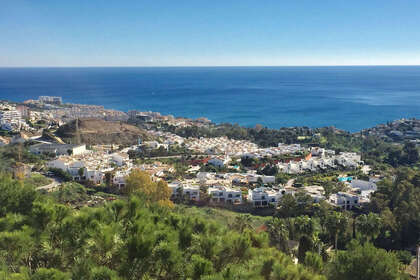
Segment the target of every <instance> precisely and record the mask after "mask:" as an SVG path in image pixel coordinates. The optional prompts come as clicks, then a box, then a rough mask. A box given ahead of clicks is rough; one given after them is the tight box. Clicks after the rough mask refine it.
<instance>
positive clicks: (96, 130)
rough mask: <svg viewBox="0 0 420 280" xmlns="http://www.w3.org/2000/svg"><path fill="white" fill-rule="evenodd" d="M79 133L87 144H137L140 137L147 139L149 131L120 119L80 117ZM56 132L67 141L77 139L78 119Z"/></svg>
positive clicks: (82, 140)
mask: <svg viewBox="0 0 420 280" xmlns="http://www.w3.org/2000/svg"><path fill="white" fill-rule="evenodd" d="M78 122H79V123H78V126H79V134H80V140H81V142H82V143H86V144H91V145H94V144H111V143H113V144H123V145H128V144H135V143H136V142H137V139H138V138H139V137H140V138H142V139H146V138H148V137H147V133H146V132H145V131H144V130H142V129H140V128H138V127H135V126H133V125H130V124H126V123H124V122H119V121H105V120H101V119H79V121H78ZM56 134H57V135H58V136H59V137H61V138H62V139H63V140H64V141H66V142H74V141H75V140H76V135H77V133H76V120H73V121H71V122H69V123H67V124H65V125H63V126H61V127H60V128H59V129H58V130H57V132H56Z"/></svg>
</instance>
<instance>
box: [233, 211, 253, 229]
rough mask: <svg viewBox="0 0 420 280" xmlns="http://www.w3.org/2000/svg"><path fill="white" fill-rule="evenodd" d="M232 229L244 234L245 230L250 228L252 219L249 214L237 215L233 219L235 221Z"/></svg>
mask: <svg viewBox="0 0 420 280" xmlns="http://www.w3.org/2000/svg"><path fill="white" fill-rule="evenodd" d="M232 228H234V229H236V230H237V231H239V232H240V233H242V232H244V230H245V229H251V228H252V218H251V215H249V214H243V215H238V216H236V217H235V221H234V223H233V225H232Z"/></svg>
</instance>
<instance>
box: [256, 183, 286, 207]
mask: <svg viewBox="0 0 420 280" xmlns="http://www.w3.org/2000/svg"><path fill="white" fill-rule="evenodd" d="M285 194H286V190H285V189H281V190H274V189H271V188H264V187H261V188H255V189H253V190H251V189H249V190H248V201H249V202H251V203H252V205H253V206H254V207H267V206H269V205H270V204H271V205H274V206H277V204H278V203H279V201H280V199H281V198H282V197H283V195H285Z"/></svg>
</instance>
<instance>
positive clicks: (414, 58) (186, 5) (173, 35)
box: [0, 0, 420, 66]
mask: <svg viewBox="0 0 420 280" xmlns="http://www.w3.org/2000/svg"><path fill="white" fill-rule="evenodd" d="M419 13H420V1H418V0H385V1H384V0H352V1H348V0H346V1H344V0H320V1H315V0H259V1H258V0H223V1H222V0H220V1H219V0H211V1H209V0H205V1H204V0H203V1H202V0H189V1H186V0H166V1H163V0H148V1H142V0H122V1H105V0H69V1H56V0H42V1H36V0H27V1H23V0H0V38H1V39H0V66H205V65H208V66H215V65H238V66H241V65H397V64H398V65H406V64H408V65H420V16H419V15H420V14H419Z"/></svg>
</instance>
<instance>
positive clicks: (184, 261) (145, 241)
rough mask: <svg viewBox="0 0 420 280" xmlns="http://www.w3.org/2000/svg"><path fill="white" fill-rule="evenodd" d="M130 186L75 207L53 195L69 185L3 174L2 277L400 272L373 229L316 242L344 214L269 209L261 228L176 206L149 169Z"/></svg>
mask: <svg viewBox="0 0 420 280" xmlns="http://www.w3.org/2000/svg"><path fill="white" fill-rule="evenodd" d="M128 185H129V189H128V190H129V191H128V192H129V196H128V197H127V199H124V200H117V201H115V202H108V203H106V204H104V205H103V206H100V207H96V208H87V207H85V208H82V209H81V210H75V209H72V208H71V207H69V206H66V205H63V204H61V203H59V202H63V203H68V202H71V201H72V198H70V197H68V196H67V191H64V190H63V191H64V192H61V193H60V192H59V193H57V196H56V195H53V196H48V195H41V194H39V193H37V192H36V191H34V188H33V186H30V185H28V184H24V183H23V182H21V181H16V180H13V179H11V177H10V176H7V175H2V176H1V178H0V205H1V207H0V265H1V266H0V270H1V271H0V279H327V278H328V279H354V278H351V277H350V276H351V275H352V273H353V272H354V273H358V274H357V275H359V274H360V275H364V274H366V275H368V276H369V277H370V278H367V276H364V278H363V277H361V279H385V280H386V279H403V275H402V274H401V273H400V272H399V267H400V263H399V262H398V258H397V256H396V255H395V254H393V253H388V252H385V251H384V250H380V249H376V248H375V247H373V246H372V245H370V243H369V242H368V240H372V239H373V238H374V237H375V236H376V233H373V231H371V230H369V228H367V229H366V230H365V231H364V232H366V235H363V236H368V238H366V240H365V241H362V240H361V242H362V243H358V242H350V243H348V244H349V250H348V251H343V252H339V253H338V254H337V255H336V256H334V254H328V253H326V251H325V250H324V249H325V248H324V247H323V246H321V247H319V246H318V244H321V243H320V242H321V241H319V240H320V239H330V240H335V243H337V237H338V238H339V239H341V237H342V236H343V234H344V232H345V231H346V230H347V229H348V228H347V226H348V219H347V216H346V215H345V214H342V213H338V212H330V211H329V210H328V209H327V210H325V211H323V210H320V211H318V214H317V215H315V216H312V217H309V216H298V217H296V218H272V219H268V218H267V219H266V222H265V225H264V226H263V227H259V228H257V229H256V228H255V227H254V226H253V223H252V221H251V220H252V217H251V216H249V215H237V216H236V218H235V219H234V221H233V223H232V224H230V225H229V226H226V225H224V224H222V223H220V222H217V221H216V220H213V219H204V218H203V217H201V216H199V215H194V214H191V215H188V216H186V215H183V214H182V213H183V212H182V211H181V212H180V211H178V210H177V209H173V208H172V207H173V206H172V205H171V204H170V203H166V202H165V201H167V198H168V196H169V192H168V191H165V192H163V193H164V195H160V194H162V189H164V188H165V187H166V188H167V186H166V184H165V183H164V182H162V183H160V184H159V183H154V182H152V181H150V179H149V178H147V177H146V176H145V173H142V172H140V171H138V172H135V173H134V175H133V176H131V177H130V180H129V183H128ZM69 187H70V186H69ZM65 188H68V187H65ZM70 188H73V189H74V188H75V187H74V186H73V187H70ZM76 190H77V191H76V193H77V196H78V199H83V194H82V193H81V192H82V190H81V189H80V188H77V186H76ZM322 213H324V214H322ZM323 217H324V218H323ZM361 224H363V223H361ZM320 226H321V227H325V229H322V228H319V227H320ZM324 232H328V235H327V236H323V234H324ZM360 232H363V231H360ZM345 238H347V237H345ZM289 239H292V240H298V243H299V249H298V252H297V253H296V255H297V257H298V258H299V261H300V262H301V263H302V264H304V265H301V264H299V265H295V264H294V263H293V262H292V259H291V258H290V257H289V256H288V255H289V254H291V251H292V250H294V249H293V246H292V247H291V246H289V245H288V244H289V242H287V241H288V240H289ZM327 242H329V241H327ZM331 242H333V241H331ZM318 248H321V255H319V254H318V253H317V252H318ZM366 260H369V262H366ZM378 262H380V266H378ZM319 274H323V275H324V276H320V275H319ZM377 276H378V277H379V278H378V277H377Z"/></svg>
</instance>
